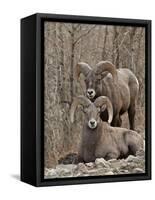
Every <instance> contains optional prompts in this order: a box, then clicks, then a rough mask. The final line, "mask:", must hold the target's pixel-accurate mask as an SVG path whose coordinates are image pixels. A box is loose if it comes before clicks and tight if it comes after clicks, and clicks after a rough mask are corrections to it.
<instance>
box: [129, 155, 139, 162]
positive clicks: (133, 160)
mask: <svg viewBox="0 0 155 200" xmlns="http://www.w3.org/2000/svg"><path fill="white" fill-rule="evenodd" d="M138 160H139V159H138V158H137V157H135V156H133V155H129V156H128V157H127V159H126V161H127V162H137V161H138Z"/></svg>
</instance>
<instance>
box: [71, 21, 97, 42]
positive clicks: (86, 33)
mask: <svg viewBox="0 0 155 200" xmlns="http://www.w3.org/2000/svg"><path fill="white" fill-rule="evenodd" d="M95 27H96V25H95V26H93V27H91V28H90V29H89V30H88V31H87V32H85V33H84V34H82V35H80V36H79V37H78V38H77V39H76V40H75V41H74V45H75V44H76V43H77V42H78V41H79V40H80V39H81V38H82V37H84V36H86V35H88V34H89V33H90V31H92V30H93V29H94V28H95Z"/></svg>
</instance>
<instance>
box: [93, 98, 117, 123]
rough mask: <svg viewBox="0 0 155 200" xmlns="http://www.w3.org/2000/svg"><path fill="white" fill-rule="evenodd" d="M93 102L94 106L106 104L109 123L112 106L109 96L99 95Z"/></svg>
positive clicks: (111, 116)
mask: <svg viewBox="0 0 155 200" xmlns="http://www.w3.org/2000/svg"><path fill="white" fill-rule="evenodd" d="M94 104H95V106H96V107H102V106H103V105H106V108H107V111H108V116H109V118H108V123H109V124H110V123H111V122H112V119H113V107H112V104H111V102H110V100H109V98H108V97H105V96H100V97H98V98H97V99H96V100H95V102H94Z"/></svg>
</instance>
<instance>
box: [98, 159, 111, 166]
mask: <svg viewBox="0 0 155 200" xmlns="http://www.w3.org/2000/svg"><path fill="white" fill-rule="evenodd" d="M95 165H96V166H97V167H105V168H109V163H108V161H106V160H104V158H97V159H96V160H95Z"/></svg>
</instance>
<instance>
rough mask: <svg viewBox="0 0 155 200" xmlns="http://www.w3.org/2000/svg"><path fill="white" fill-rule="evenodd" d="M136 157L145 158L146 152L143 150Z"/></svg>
mask: <svg viewBox="0 0 155 200" xmlns="http://www.w3.org/2000/svg"><path fill="white" fill-rule="evenodd" d="M136 156H138V157H144V156H145V152H144V150H143V149H141V150H139V151H137V153H136Z"/></svg>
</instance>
